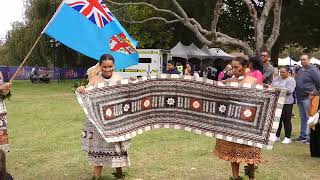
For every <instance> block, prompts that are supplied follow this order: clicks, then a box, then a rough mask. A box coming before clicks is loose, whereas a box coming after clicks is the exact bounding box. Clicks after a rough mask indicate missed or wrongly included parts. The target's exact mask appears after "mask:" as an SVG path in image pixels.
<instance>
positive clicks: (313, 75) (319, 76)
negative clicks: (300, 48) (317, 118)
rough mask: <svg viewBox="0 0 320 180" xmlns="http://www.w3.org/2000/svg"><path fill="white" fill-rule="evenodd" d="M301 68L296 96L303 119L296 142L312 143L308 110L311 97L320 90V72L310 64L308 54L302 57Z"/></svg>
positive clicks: (297, 80)
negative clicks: (308, 125) (308, 123)
mask: <svg viewBox="0 0 320 180" xmlns="http://www.w3.org/2000/svg"><path fill="white" fill-rule="evenodd" d="M300 61H301V66H302V68H300V69H299V70H298V71H297V72H296V75H295V80H296V83H297V86H296V96H297V104H298V106H299V112H300V117H301V121H300V124H301V127H300V135H299V137H298V138H297V139H295V141H296V142H305V143H306V144H309V143H310V139H309V136H308V134H309V131H308V130H309V129H308V127H307V122H308V118H309V116H308V110H309V96H310V94H312V93H313V92H314V91H317V90H319V89H320V71H319V70H318V69H317V68H316V67H315V66H314V65H312V64H310V57H309V56H308V55H307V54H303V55H302V56H301V57H300Z"/></svg>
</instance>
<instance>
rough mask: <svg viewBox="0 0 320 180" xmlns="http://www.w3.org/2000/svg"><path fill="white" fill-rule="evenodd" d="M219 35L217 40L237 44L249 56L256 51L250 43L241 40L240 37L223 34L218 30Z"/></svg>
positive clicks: (226, 43)
mask: <svg viewBox="0 0 320 180" xmlns="http://www.w3.org/2000/svg"><path fill="white" fill-rule="evenodd" d="M217 36H218V38H217V42H219V43H221V44H223V45H235V46H238V47H241V48H242V49H243V50H244V51H245V53H246V54H247V55H248V56H253V55H254V53H253V51H252V49H251V47H250V46H249V44H248V43H246V42H244V41H241V40H239V39H235V38H232V37H230V36H228V35H226V34H223V33H221V32H217Z"/></svg>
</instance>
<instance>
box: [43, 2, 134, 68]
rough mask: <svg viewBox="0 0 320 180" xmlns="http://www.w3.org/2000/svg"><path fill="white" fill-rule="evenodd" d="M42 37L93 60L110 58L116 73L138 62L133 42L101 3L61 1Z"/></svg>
mask: <svg viewBox="0 0 320 180" xmlns="http://www.w3.org/2000/svg"><path fill="white" fill-rule="evenodd" d="M43 33H46V34H47V35H49V36H51V37H52V38H54V39H56V40H58V41H60V42H61V43H63V44H64V45H66V46H68V47H70V48H72V49H74V50H76V51H78V52H80V53H82V54H84V55H86V56H88V57H91V58H93V59H96V60H99V59H100V56H101V55H102V54H111V55H112V56H113V57H114V58H115V69H116V70H120V69H124V68H126V67H129V66H132V65H135V64H138V61H139V55H138V53H137V51H136V46H137V41H135V40H133V39H132V38H131V37H130V36H129V34H128V33H127V32H126V31H125V29H124V28H123V27H122V26H121V24H120V23H119V21H118V20H117V19H116V18H115V17H114V15H113V14H112V13H111V12H110V10H109V9H108V8H107V6H106V5H104V4H102V3H101V0H64V1H63V2H62V3H61V5H60V7H59V9H58V10H57V12H56V13H55V15H54V16H53V17H52V19H51V20H50V22H49V23H48V25H47V27H46V28H45V29H44V30H43Z"/></svg>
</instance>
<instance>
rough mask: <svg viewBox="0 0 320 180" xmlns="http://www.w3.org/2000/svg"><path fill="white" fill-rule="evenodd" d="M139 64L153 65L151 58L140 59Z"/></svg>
mask: <svg viewBox="0 0 320 180" xmlns="http://www.w3.org/2000/svg"><path fill="white" fill-rule="evenodd" d="M139 63H151V58H139Z"/></svg>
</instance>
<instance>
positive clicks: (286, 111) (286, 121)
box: [272, 66, 296, 144]
mask: <svg viewBox="0 0 320 180" xmlns="http://www.w3.org/2000/svg"><path fill="white" fill-rule="evenodd" d="M289 71H290V68H289V67H287V66H285V67H281V68H280V76H278V77H276V78H275V79H274V80H273V82H272V86H273V87H280V88H285V89H286V90H287V96H286V100H285V102H284V106H283V109H282V114H281V118H280V123H279V127H278V130H277V133H276V136H277V141H279V140H280V134H281V129H282V124H283V126H284V132H285V138H284V140H283V141H282V143H283V144H289V143H291V138H290V137H291V131H292V124H291V117H292V107H293V104H294V98H293V91H294V89H295V88H296V81H295V79H294V78H293V77H291V76H290V74H289Z"/></svg>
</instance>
